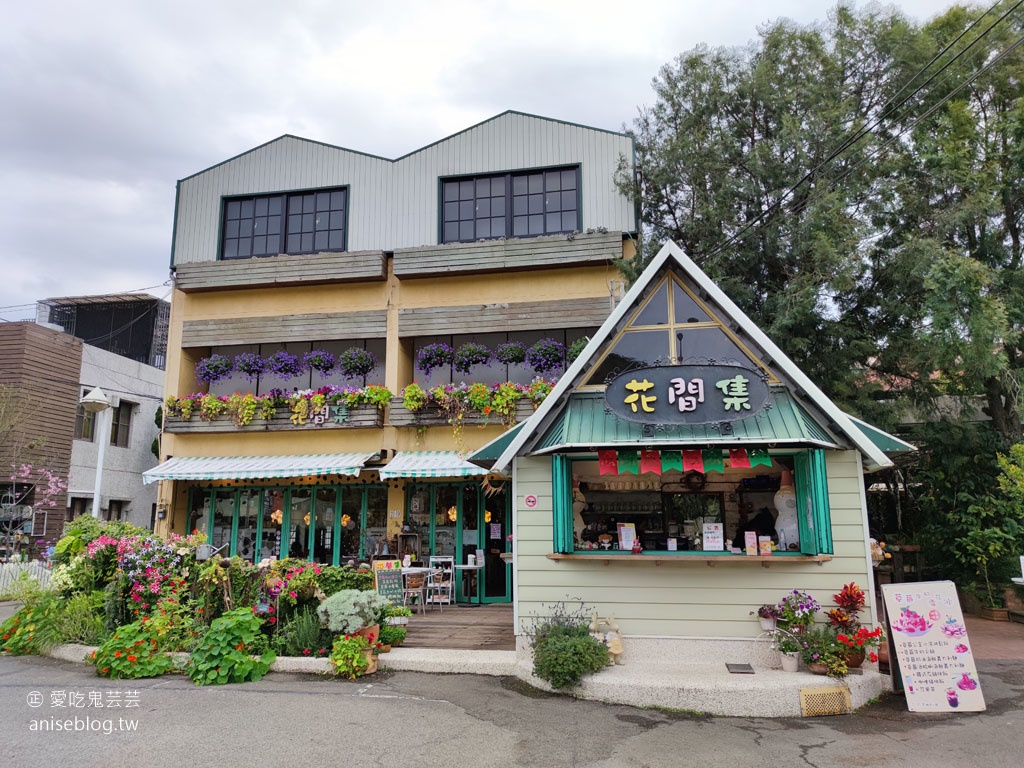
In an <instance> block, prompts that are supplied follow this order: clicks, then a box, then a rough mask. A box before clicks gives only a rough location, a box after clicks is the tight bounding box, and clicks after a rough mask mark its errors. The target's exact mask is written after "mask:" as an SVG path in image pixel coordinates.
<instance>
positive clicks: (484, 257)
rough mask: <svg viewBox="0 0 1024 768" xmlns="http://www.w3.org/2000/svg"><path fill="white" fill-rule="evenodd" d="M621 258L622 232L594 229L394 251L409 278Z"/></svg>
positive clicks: (396, 268) (400, 272) (401, 275)
mask: <svg viewBox="0 0 1024 768" xmlns="http://www.w3.org/2000/svg"><path fill="white" fill-rule="evenodd" d="M621 258H622V233H621V232H604V233H602V232H594V233H592V234H586V233H583V234H576V235H555V236H551V237H527V238H511V239H507V240H483V241H480V242H476V243H447V244H444V245H431V246H424V247H420V248H400V249H398V250H396V251H395V253H394V271H395V275H396V276H398V277H399V278H402V279H409V278H417V277H438V276H444V275H462V274H473V273H483V272H509V271H516V270H532V269H546V268H558V267H578V266H583V265H588V264H608V263H610V262H611V261H612V260H614V259H621ZM605 314H607V313H605Z"/></svg>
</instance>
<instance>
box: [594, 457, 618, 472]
mask: <svg viewBox="0 0 1024 768" xmlns="http://www.w3.org/2000/svg"><path fill="white" fill-rule="evenodd" d="M597 464H598V466H599V467H600V469H601V474H602V475H617V474H619V455H618V453H616V452H615V451H598V452H597Z"/></svg>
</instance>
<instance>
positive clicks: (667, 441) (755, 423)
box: [531, 387, 840, 453]
mask: <svg viewBox="0 0 1024 768" xmlns="http://www.w3.org/2000/svg"><path fill="white" fill-rule="evenodd" d="M729 426H730V427H731V431H723V430H722V428H721V426H720V425H719V424H694V425H687V424H676V425H664V426H661V427H657V428H654V429H651V428H650V427H649V426H645V425H644V424H639V423H637V422H632V421H627V420H625V419H622V418H619V417H618V416H616V415H615V414H613V413H611V412H610V411H608V410H607V409H606V406H605V401H604V395H603V394H602V393H600V392H576V393H574V394H572V395H570V397H569V401H568V403H567V405H566V407H565V408H564V409H563V410H562V412H561V414H560V415H559V417H558V418H557V419H556V420H555V421H554V422H553V423H552V425H551V427H550V428H549V429H548V430H547V431H546V432H545V433H544V435H543V436H542V437H541V439H540V441H539V442H538V443H537V445H536V447H535V448H534V450H533V451H531V453H549V452H552V451H555V450H560V451H561V450H572V449H576V450H591V449H595V448H608V447H619V448H621V447H624V446H629V445H634V446H636V447H648V446H650V447H652V448H657V447H664V446H669V445H671V446H674V447H685V446H688V445H690V446H693V447H695V448H696V447H705V446H712V445H721V446H722V447H731V446H744V445H755V444H756V445H765V444H768V443H771V444H772V445H775V446H779V447H782V446H789V447H812V446H813V447H817V448H839V447H840V446H839V444H838V443H836V441H835V439H834V438H833V437H831V436H830V435H829V434H828V433H827V432H826V431H825V430H823V429H822V428H821V426H820V425H819V424H818V423H817V422H816V421H814V419H812V418H811V416H810V415H809V414H808V413H807V411H805V410H804V409H803V408H802V407H801V406H800V404H799V403H798V402H796V400H795V399H794V398H793V396H792V395H791V394H790V393H789V391H788V390H786V389H785V388H784V387H775V388H773V389H772V393H771V400H770V403H769V406H768V407H767V408H766V409H765V410H764V411H761V412H760V413H757V414H755V415H753V416H749V417H747V418H746V419H739V420H738V421H733V422H729Z"/></svg>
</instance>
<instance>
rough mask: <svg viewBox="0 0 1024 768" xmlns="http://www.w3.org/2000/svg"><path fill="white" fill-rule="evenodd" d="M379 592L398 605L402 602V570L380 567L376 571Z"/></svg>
mask: <svg viewBox="0 0 1024 768" xmlns="http://www.w3.org/2000/svg"><path fill="white" fill-rule="evenodd" d="M376 576H377V593H378V594H379V595H380V596H381V597H386V598H387V599H388V600H390V601H391V602H392V603H395V604H396V605H401V604H402V571H401V570H399V569H397V568H396V569H394V570H391V569H380V570H378V571H376Z"/></svg>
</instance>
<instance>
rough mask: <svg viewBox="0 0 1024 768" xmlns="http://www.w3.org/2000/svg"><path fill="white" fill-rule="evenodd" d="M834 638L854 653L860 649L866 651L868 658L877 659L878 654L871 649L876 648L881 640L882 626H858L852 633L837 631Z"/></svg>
mask: <svg viewBox="0 0 1024 768" xmlns="http://www.w3.org/2000/svg"><path fill="white" fill-rule="evenodd" d="M836 640H838V641H839V642H840V643H842V644H843V645H845V646H846V647H847V648H849V649H850V650H851V651H853V652H854V653H856V652H858V651H860V652H863V653H866V654H867V656H868V659H870V660H871V661H872V662H874V661H878V654H877V653H875V652H874V651H872V650H871V649H872V648H877V647H878V645H879V643H881V642H882V628H881V627H875V628H874V629H868V628H867V627H858V628H857V631H856V632H854V633H853V634H846V633H845V632H839V633H838V634H836Z"/></svg>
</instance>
